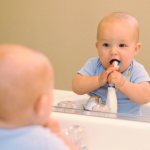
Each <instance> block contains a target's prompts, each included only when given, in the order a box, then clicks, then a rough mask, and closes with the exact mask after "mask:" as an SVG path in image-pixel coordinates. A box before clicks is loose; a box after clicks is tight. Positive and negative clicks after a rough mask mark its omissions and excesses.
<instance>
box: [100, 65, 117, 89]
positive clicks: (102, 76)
mask: <svg viewBox="0 0 150 150" xmlns="http://www.w3.org/2000/svg"><path fill="white" fill-rule="evenodd" d="M116 70H118V68H116V67H113V66H110V67H109V68H108V69H107V70H106V71H105V72H103V73H102V74H100V76H99V77H98V81H99V84H100V86H104V85H105V84H106V83H107V82H108V77H109V75H110V74H111V73H112V72H114V71H116Z"/></svg>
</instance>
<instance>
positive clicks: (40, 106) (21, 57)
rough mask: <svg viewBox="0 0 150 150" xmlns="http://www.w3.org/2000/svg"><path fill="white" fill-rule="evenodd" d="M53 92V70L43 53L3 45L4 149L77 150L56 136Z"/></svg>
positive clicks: (0, 130)
mask: <svg viewBox="0 0 150 150" xmlns="http://www.w3.org/2000/svg"><path fill="white" fill-rule="evenodd" d="M52 91H53V69H52V66H51V65H50V63H49V61H48V59H47V58H46V57H45V56H44V55H43V54H41V53H40V52H37V51H33V50H31V49H29V48H26V47H23V46H19V45H0V149H2V150H10V149H11V150H69V149H75V148H73V145H72V148H71V146H70V145H71V144H70V145H67V144H65V143H67V142H64V141H65V140H64V139H63V140H62V139H61V138H60V137H62V135H61V134H54V132H56V133H58V130H57V131H56V127H54V125H56V123H54V121H53V120H50V119H49V118H50V113H51V111H52V101H53V93H52ZM44 126H47V127H48V126H49V127H50V129H48V128H46V127H44ZM57 135H58V136H59V137H58V136H57Z"/></svg>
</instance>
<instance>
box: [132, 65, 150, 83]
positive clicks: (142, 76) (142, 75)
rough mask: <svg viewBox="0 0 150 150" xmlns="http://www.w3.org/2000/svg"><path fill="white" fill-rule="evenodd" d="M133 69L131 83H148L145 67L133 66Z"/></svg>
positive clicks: (149, 78)
mask: <svg viewBox="0 0 150 150" xmlns="http://www.w3.org/2000/svg"><path fill="white" fill-rule="evenodd" d="M133 67H134V69H133V72H132V74H131V80H132V82H133V83H141V82H150V77H149V74H148V72H147V71H146V69H145V67H144V66H143V65H142V64H139V63H136V64H134V66H133Z"/></svg>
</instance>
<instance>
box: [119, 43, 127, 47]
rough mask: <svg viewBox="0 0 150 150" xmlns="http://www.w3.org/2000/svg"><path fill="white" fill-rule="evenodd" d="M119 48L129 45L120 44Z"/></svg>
mask: <svg viewBox="0 0 150 150" xmlns="http://www.w3.org/2000/svg"><path fill="white" fill-rule="evenodd" d="M119 47H127V45H126V44H123V43H122V44H119Z"/></svg>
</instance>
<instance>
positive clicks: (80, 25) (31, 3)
mask: <svg viewBox="0 0 150 150" xmlns="http://www.w3.org/2000/svg"><path fill="white" fill-rule="evenodd" d="M149 6H150V1H149V0H41V1H40V0H1V4H0V43H19V44H24V45H27V46H30V47H32V48H35V49H38V50H41V51H43V52H44V53H46V54H47V56H48V57H49V59H50V60H51V62H52V64H53V67H54V69H55V75H56V76H55V80H56V84H55V88H58V89H71V80H72V77H73V76H74V74H75V72H76V71H77V70H78V69H79V68H80V67H81V66H82V65H83V64H84V62H85V61H86V59H87V58H89V57H91V56H95V55H97V52H96V48H95V42H96V27H97V24H98V22H99V20H100V19H101V18H102V17H103V16H104V15H106V14H108V13H110V12H112V11H125V12H129V13H131V14H132V15H134V16H135V17H136V18H137V19H138V20H139V22H140V28H141V34H140V36H141V42H142V44H143V47H142V51H141V52H140V55H139V56H138V57H137V59H138V60H139V61H140V62H141V63H143V64H144V65H145V67H146V68H147V70H148V72H149V73H150V63H149V62H150V61H149V60H150V56H149V46H150V40H149V34H150V17H149V14H150V7H149Z"/></svg>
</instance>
